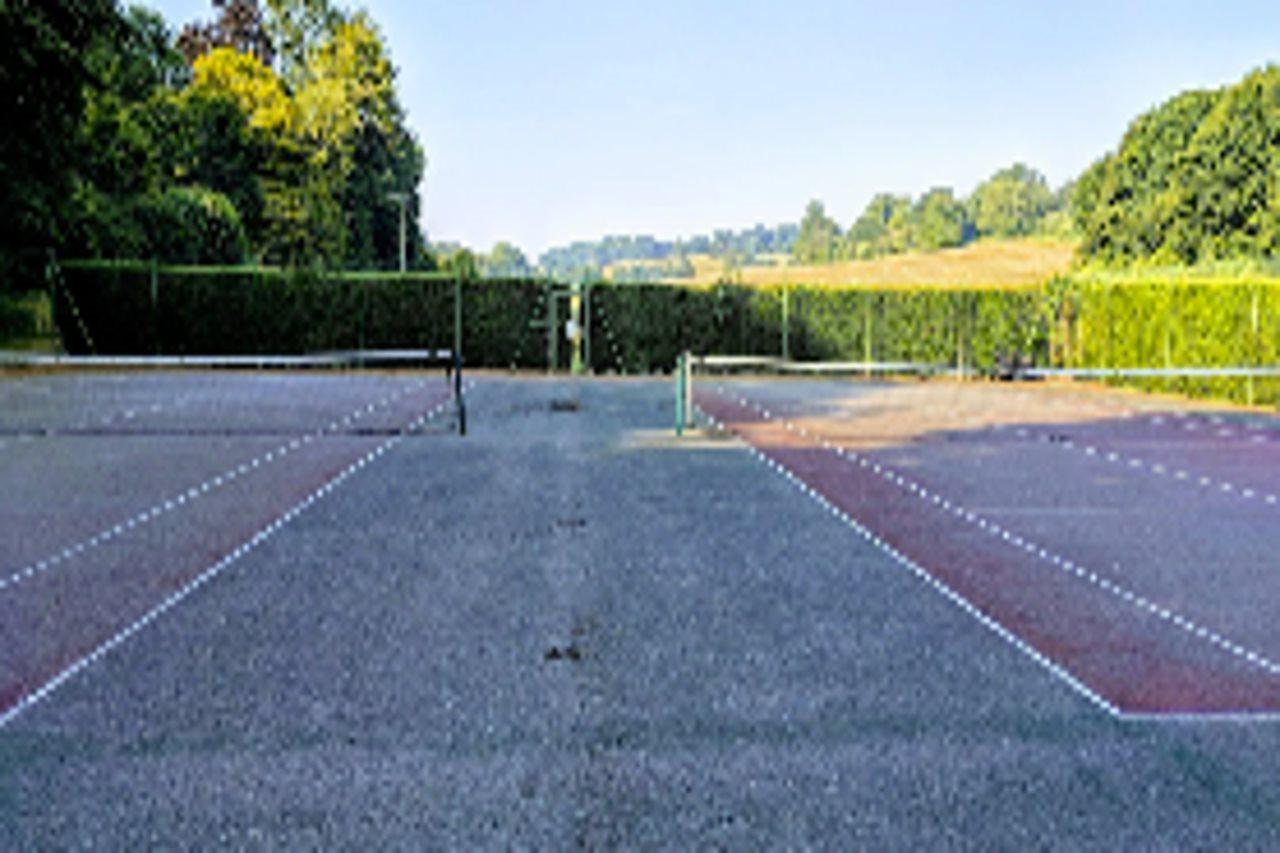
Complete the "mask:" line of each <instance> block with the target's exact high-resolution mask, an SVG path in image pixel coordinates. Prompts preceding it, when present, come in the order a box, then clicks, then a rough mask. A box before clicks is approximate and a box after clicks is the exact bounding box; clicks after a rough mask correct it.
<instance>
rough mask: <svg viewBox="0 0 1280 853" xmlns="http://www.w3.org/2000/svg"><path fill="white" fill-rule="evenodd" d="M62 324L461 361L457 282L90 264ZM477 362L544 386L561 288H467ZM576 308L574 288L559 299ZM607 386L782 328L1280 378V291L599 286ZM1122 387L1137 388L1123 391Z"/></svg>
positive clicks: (67, 273) (927, 349)
mask: <svg viewBox="0 0 1280 853" xmlns="http://www.w3.org/2000/svg"><path fill="white" fill-rule="evenodd" d="M56 278H58V280H59V286H58V287H57V288H56V297H57V298H56V318H57V321H58V324H59V327H60V330H61V333H62V336H63V341H64V343H65V345H66V347H67V348H68V350H70V351H72V352H88V351H89V350H90V345H89V341H88V340H87V339H86V337H85V335H84V334H83V332H84V331H85V330H87V331H88V332H89V335H90V337H91V338H92V349H93V351H96V352H98V353H103V354H108V353H110V354H148V353H163V354H213V355H216V354H224V353H225V354H234V353H299V352H313V351H319V350H326V349H350V348H357V347H363V348H372V349H385V348H447V347H451V346H452V344H453V323H454V319H453V317H454V314H453V312H454V288H455V280H454V279H453V278H452V276H450V275H441V274H424V273H410V274H406V275H397V274H392V273H360V274H355V273H345V274H332V275H325V274H320V273H315V272H305V271H301V272H283V271H280V270H275V269H254V268H240V267H233V268H226V269H212V268H169V267H153V266H151V265H150V264H146V263H96V262H95V263H78V264H67V265H66V266H64V267H63V268H62V270H61V273H60V275H59V276H57V277H56ZM461 287H462V295H463V351H464V354H465V357H466V360H467V362H468V363H469V364H471V365H473V366H487V367H523V368H545V367H546V366H547V358H548V351H547V350H548V348H547V325H546V324H547V321H548V319H549V313H550V312H549V311H548V306H549V304H550V301H551V299H552V298H555V299H556V300H557V305H558V306H560V307H559V311H558V313H557V317H556V320H557V322H556V329H555V334H556V335H557V336H558V337H559V340H560V348H559V353H560V356H559V357H560V365H559V366H564V365H566V364H567V352H568V346H567V343H566V342H565V341H564V340H563V327H562V324H563V320H564V302H563V299H562V298H561V297H560V296H555V297H553V296H552V290H551V289H550V288H549V287H548V285H547V284H546V283H545V282H540V281H535V280H530V279H501V280H469V281H465V282H463V283H462V285H461ZM560 292H561V293H562V292H563V288H561V289H560ZM588 303H589V305H590V311H589V316H588V321H589V323H590V331H591V339H592V349H591V367H592V369H593V370H595V371H597V372H610V371H619V372H625V373H650V372H655V371H668V370H670V369H671V368H672V366H673V365H674V363H675V361H676V357H677V356H678V354H679V353H680V352H681V351H682V350H684V349H689V350H692V351H694V352H695V353H711V354H715V353H722V354H723V353H729V354H741V355H779V354H781V352H782V350H783V340H784V335H783V318H784V316H785V318H786V331H787V334H786V336H785V337H786V343H787V346H788V350H789V353H790V355H791V356H792V357H793V358H796V359H801V360H829V359H839V360H850V361H860V360H863V359H865V358H870V359H872V360H876V361H916V362H925V363H930V364H938V365H959V364H963V365H965V366H967V367H971V368H974V369H977V370H980V371H982V370H989V369H991V368H992V367H994V366H995V365H996V364H997V363H998V362H999V361H1001V360H1005V359H1009V358H1012V357H1013V356H1015V355H1017V356H1018V357H1020V359H1021V360H1023V361H1024V362H1027V361H1029V362H1032V363H1035V364H1038V365H1047V366H1066V367H1157V368H1162V367H1224V366H1229V367H1238V366H1256V365H1276V364H1280V281H1277V280H1274V279H1271V280H1269V279H1264V278H1258V279H1256V280H1249V279H1242V278H1223V279H1206V278H1201V279H1189V278H1159V277H1155V276H1154V274H1153V277H1151V278H1148V279H1136V278H1126V279H1120V278H1115V277H1110V278H1104V277H1094V278H1090V277H1087V276H1080V277H1076V278H1058V279H1055V280H1053V281H1051V282H1049V283H1047V284H1045V285H1044V286H1041V287H1026V288H1005V289H960V288H924V287H917V288H865V287H817V286H802V285H794V286H781V285H777V286H766V287H749V286H741V285H714V286H699V285H664V284H614V283H605V284H597V285H593V286H592V287H591V288H590V294H589V299H588ZM1117 381H1118V382H1119V381H1121V380H1117ZM1122 382H1123V384H1127V385H1135V386H1138V387H1142V388H1146V389H1151V390H1168V391H1175V392H1179V393H1185V394H1191V395H1194V396H1206V397H1219V398H1229V399H1234V400H1239V401H1242V402H1248V401H1251V400H1252V401H1254V402H1273V401H1276V400H1277V399H1280V380H1272V379H1267V380H1262V379H1254V380H1249V379H1245V378H1236V379H1206V378H1196V377H1189V378H1185V377H1184V378H1179V379H1166V378H1157V379H1132V380H1122Z"/></svg>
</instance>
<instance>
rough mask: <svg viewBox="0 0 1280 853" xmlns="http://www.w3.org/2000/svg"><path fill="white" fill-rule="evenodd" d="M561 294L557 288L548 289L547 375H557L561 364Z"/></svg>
mask: <svg viewBox="0 0 1280 853" xmlns="http://www.w3.org/2000/svg"><path fill="white" fill-rule="evenodd" d="M559 300H560V294H558V293H556V290H555V287H554V286H553V287H548V289H547V373H555V372H556V368H557V367H558V366H559V362H560V329H559V325H560V324H559V320H558V317H559V314H560V309H559Z"/></svg>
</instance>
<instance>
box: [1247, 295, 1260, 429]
mask: <svg viewBox="0 0 1280 853" xmlns="http://www.w3.org/2000/svg"><path fill="white" fill-rule="evenodd" d="M1249 291H1250V292H1249V321H1250V329H1251V330H1252V334H1250V336H1249V366H1250V367H1257V366H1258V364H1259V362H1260V359H1259V358H1258V349H1259V347H1258V343H1259V340H1258V332H1259V322H1258V320H1259V317H1258V285H1256V284H1255V285H1253V286H1252V287H1250V288H1249ZM1246 393H1247V394H1248V401H1249V405H1250V406H1252V405H1253V403H1254V388H1253V374H1249V383H1248V387H1247V391H1246Z"/></svg>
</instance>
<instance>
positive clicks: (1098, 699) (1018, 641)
mask: <svg viewBox="0 0 1280 853" xmlns="http://www.w3.org/2000/svg"><path fill="white" fill-rule="evenodd" d="M697 408H698V409H699V411H701V412H702V415H703V417H705V418H706V419H707V420H708V421H709V422H710V423H711V424H712V425H713V426H716V427H722V426H723V424H721V423H720V422H719V421H717V420H716V419H715V418H714V417H712V416H710V415H708V414H707V413H706V412H705V411H703V410H702V409H701V407H697ZM732 434H733V435H734V438H735V440H737V441H738V442H739V443H740V444H741V445H742V446H743V447H744V448H745V449H746V450H747V451H748V452H749V453H751V455H752V456H753V457H755V458H756V460H757V461H759V462H762V463H764V464H765V466H766V467H768V468H769V469H770V470H772V471H773V472H774V473H776V474H779V475H781V476H782V477H783V478H784V479H785V480H787V482H789V483H790V484H791V485H793V486H795V487H796V488H797V489H799V490H800V491H802V492H803V493H804V494H805V495H807V496H808V497H810V498H812V499H813V500H815V501H817V502H818V504H819V505H820V506H822V507H823V508H824V509H825V510H826V511H827V512H829V513H831V515H833V516H835V517H836V518H838V519H840V520H841V521H842V522H844V523H845V524H847V525H848V526H849V527H851V528H853V530H854V531H855V532H857V534H858V535H859V536H861V537H862V538H863V539H865V540H866V541H867V542H869V543H870V544H871V545H873V546H874V547H875V548H877V549H879V550H880V551H882V552H884V553H885V554H886V555H888V556H889V557H890V558H891V559H892V560H893V561H894V562H896V563H898V564H899V565H900V566H902V567H903V568H905V569H907V571H909V572H911V573H912V574H913V575H915V576H916V577H917V578H919V579H920V580H922V581H924V582H925V583H926V584H928V585H929V586H930V587H932V588H933V589H934V591H936V592H938V593H940V594H941V595H942V596H943V597H944V598H946V599H947V600H948V601H950V602H951V603H952V604H954V605H956V606H957V607H959V608H960V609H961V610H963V611H964V612H965V613H967V614H969V615H970V616H972V617H973V618H974V619H976V620H977V621H978V623H979V624H981V625H982V626H983V627H984V628H986V629H987V630H989V631H991V632H992V633H994V634H995V635H996V636H998V637H999V638H1000V639H1002V640H1004V641H1005V642H1006V643H1008V644H1009V645H1011V646H1013V647H1014V648H1015V649H1017V650H1018V651H1019V652H1021V653H1022V654H1024V655H1026V656H1027V657H1029V658H1031V660H1032V661H1034V662H1035V663H1036V664H1038V665H1039V666H1041V667H1042V668H1044V669H1045V670H1047V671H1048V672H1049V673H1050V674H1051V675H1052V676H1053V677H1055V678H1057V679H1058V680H1059V681H1061V682H1062V683H1063V684H1065V685H1067V687H1069V688H1070V689H1071V690H1072V691H1073V692H1075V693H1076V694H1077V695H1079V696H1082V697H1084V698H1085V699H1086V700H1087V701H1088V702H1089V703H1091V704H1092V705H1094V706H1096V707H1098V708H1100V709H1102V710H1103V711H1104V712H1106V713H1107V714H1108V715H1109V716H1111V717H1116V718H1119V717H1121V716H1122V715H1123V712H1122V711H1121V710H1120V709H1119V708H1118V707H1117V706H1116V705H1114V704H1113V703H1111V702H1110V701H1108V700H1107V699H1105V698H1104V697H1103V696H1102V695H1101V694H1099V693H1097V692H1096V691H1095V690H1093V689H1092V688H1091V687H1089V686H1088V685H1086V684H1085V683H1084V682H1082V681H1081V680H1080V679H1078V678H1076V677H1075V676H1074V675H1072V674H1071V672H1070V671H1069V670H1067V669H1066V668H1065V667H1063V666H1062V665H1061V664H1058V663H1057V662H1055V661H1053V660H1051V659H1050V658H1048V657H1047V656H1045V655H1044V654H1042V653H1041V652H1039V651H1038V650H1036V649H1035V648H1034V647H1032V646H1031V645H1030V644H1028V643H1027V642H1026V641H1025V640H1023V639H1022V638H1021V637H1018V636H1017V635H1016V634H1014V633H1013V632H1012V631H1010V630H1009V629H1008V628H1006V627H1005V626H1004V625H1001V624H1000V623H999V622H997V621H996V620H994V619H992V618H991V617H990V616H988V615H987V614H985V613H983V612H982V610H981V609H979V608H978V606H977V605H975V604H974V603H973V602H971V601H969V599H967V598H965V597H964V596H963V595H961V594H960V593H959V592H957V591H956V590H955V589H953V588H952V587H951V586H949V585H948V584H946V583H945V582H943V581H941V580H939V579H938V578H936V577H934V576H933V575H932V574H930V573H929V571H928V570H926V569H925V568H923V567H922V566H921V565H920V564H919V563H917V562H915V561H914V560H912V559H911V558H910V557H908V556H906V555H905V554H903V553H902V552H901V551H899V550H897V549H896V548H894V547H893V546H892V545H890V544H889V543H888V542H886V541H884V540H883V539H881V538H880V537H879V536H877V535H876V534H875V533H874V532H873V531H872V530H871V529H870V528H868V527H866V526H865V525H863V524H862V523H861V522H859V521H858V520H856V519H855V518H854V517H853V516H851V515H849V513H847V512H846V511H845V510H843V509H841V508H840V507H838V506H836V505H835V504H833V503H831V502H830V501H829V500H828V499H827V498H825V497H824V496H823V495H822V494H820V493H819V492H817V491H815V490H814V489H813V488H812V487H810V486H808V485H807V484H806V483H805V482H804V481H803V480H801V479H800V478H799V477H798V476H796V475H795V473H794V472H792V471H791V470H790V469H788V468H787V467H786V466H784V465H782V464H781V463H779V462H777V461H776V460H774V459H772V458H770V457H769V456H767V455H766V454H764V453H762V452H761V451H760V450H758V449H757V448H756V447H755V446H754V445H752V444H751V443H749V442H747V441H746V440H745V439H743V438H742V437H741V436H738V435H737V434H736V433H732Z"/></svg>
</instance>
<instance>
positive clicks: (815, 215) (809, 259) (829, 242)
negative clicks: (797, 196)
mask: <svg viewBox="0 0 1280 853" xmlns="http://www.w3.org/2000/svg"><path fill="white" fill-rule="evenodd" d="M839 237H840V228H839V226H837V225H836V222H835V220H834V219H832V218H831V217H830V216H828V215H827V209H826V207H824V206H823V204H822V202H820V201H818V200H817V199H814V200H813V201H811V202H809V205H808V207H806V208H805V212H804V218H803V219H802V220H800V234H799V236H797V237H796V242H795V245H794V246H792V249H791V254H792V257H794V258H795V259H796V261H798V262H799V263H802V264H825V263H828V262H830V261H832V260H834V259H835V255H836V245H837V240H838V239H839Z"/></svg>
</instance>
